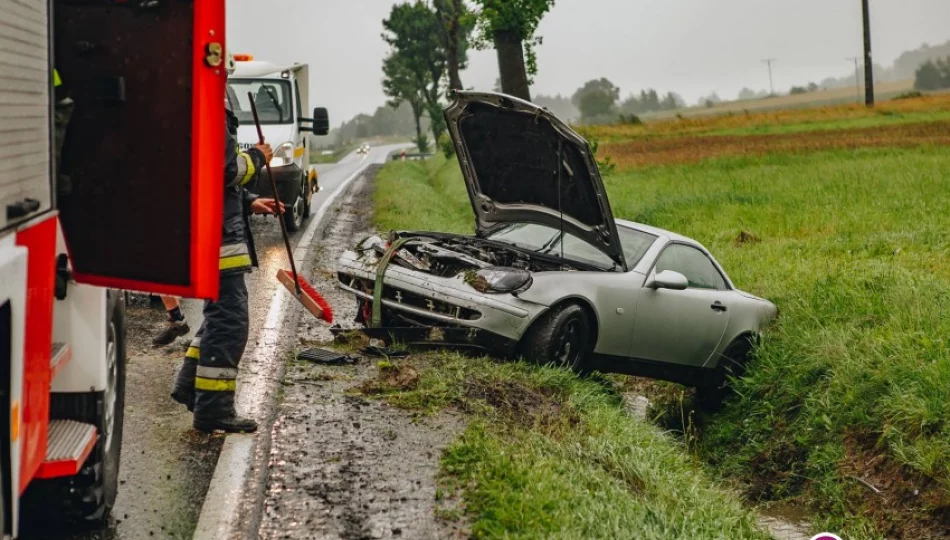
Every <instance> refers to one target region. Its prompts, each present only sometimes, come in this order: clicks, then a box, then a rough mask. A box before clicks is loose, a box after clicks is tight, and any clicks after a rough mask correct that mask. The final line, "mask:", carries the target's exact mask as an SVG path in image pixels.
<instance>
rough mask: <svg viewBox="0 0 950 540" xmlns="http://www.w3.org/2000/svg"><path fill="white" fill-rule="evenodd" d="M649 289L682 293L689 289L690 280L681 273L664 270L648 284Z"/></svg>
mask: <svg viewBox="0 0 950 540" xmlns="http://www.w3.org/2000/svg"><path fill="white" fill-rule="evenodd" d="M647 287H649V288H651V289H671V290H674V291H682V290H684V289H686V288H688V287H689V280H687V279H686V276H684V275H683V274H680V273H679V272H674V271H673V270H664V271H662V272H660V273H659V274H657V275H656V276H654V277H653V278H652V279H651V280H650V281H649V282H647Z"/></svg>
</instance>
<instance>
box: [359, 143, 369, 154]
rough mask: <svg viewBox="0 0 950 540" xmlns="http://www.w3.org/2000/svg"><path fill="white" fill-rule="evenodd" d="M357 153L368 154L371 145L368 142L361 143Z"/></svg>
mask: <svg viewBox="0 0 950 540" xmlns="http://www.w3.org/2000/svg"><path fill="white" fill-rule="evenodd" d="M356 153H357V154H368V153H369V145H368V144H366V143H363V144H361V145H360V147H359V148H357V149H356Z"/></svg>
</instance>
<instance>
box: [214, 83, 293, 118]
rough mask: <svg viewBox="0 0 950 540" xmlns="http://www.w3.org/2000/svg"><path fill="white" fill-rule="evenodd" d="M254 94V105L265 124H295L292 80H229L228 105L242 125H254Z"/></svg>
mask: <svg viewBox="0 0 950 540" xmlns="http://www.w3.org/2000/svg"><path fill="white" fill-rule="evenodd" d="M248 92H251V93H252V94H253V95H254V104H255V105H256V106H257V114H258V116H259V117H260V119H261V124H291V123H293V121H294V106H293V98H292V94H291V92H290V83H289V82H288V81H283V80H276V79H228V93H227V106H228V108H229V109H231V112H233V113H234V115H235V116H237V117H238V120H240V122H241V124H242V125H253V124H254V115H253V114H252V113H251V104H250V102H249V101H248V99H247V93H248Z"/></svg>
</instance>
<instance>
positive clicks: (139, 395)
mask: <svg viewBox="0 0 950 540" xmlns="http://www.w3.org/2000/svg"><path fill="white" fill-rule="evenodd" d="M391 150H392V148H391V147H379V148H372V149H371V151H370V153H369V154H368V155H366V156H361V155H356V154H350V155H348V156H346V157H345V158H343V159H342V160H341V161H340V162H339V163H336V164H333V165H320V166H318V170H319V173H320V185H321V187H322V189H321V191H320V192H319V193H317V194H316V195H315V196H314V199H313V208H314V211H316V209H317V208H319V207H320V206H321V205H322V204H323V202H324V201H325V200H326V199H327V197H328V196H329V195H330V194H331V193H333V192H334V191H335V190H336V189H337V188H338V187H339V186H340V184H341V183H343V182H344V181H345V180H346V179H348V178H349V177H351V176H352V175H353V174H354V173H355V172H356V171H358V170H359V169H360V168H361V167H363V166H364V165H366V164H367V163H370V162H382V161H384V160H385V158H386V156H387V154H388V152H389V151H391ZM307 224H309V221H308V222H306V223H305V225H304V227H306V225H307ZM251 226H252V229H253V231H254V238H255V243H256V247H257V253H258V258H259V260H260V268H259V269H257V270H256V271H255V272H254V273H253V274H251V275H250V276H249V277H248V289H249V291H250V312H251V325H250V326H251V328H250V336H251V337H250V339H249V342H248V349H252V348H253V346H254V342H255V336H257V335H258V333H259V332H260V330H261V327H262V325H263V322H264V315H265V314H266V312H267V309H268V307H269V305H270V303H271V299H272V297H273V296H274V293H275V290H276V287H278V286H279V285H278V284H277V282H276V280H275V279H274V278H273V276H274V274H275V273H276V271H277V270H278V269H280V268H284V267H286V266H288V265H287V255H286V252H285V250H284V243H283V239H282V238H281V234H280V228H279V226H278V223H277V221H276V219H275V218H273V217H265V216H255V217H254V218H253V219H252V225H251ZM302 233H303V231H300V232H298V233H294V234H293V235H292V236H291V243H292V244H293V245H294V246H296V244H297V240H298V238H299V237H300V236H301V235H302ZM147 304H148V302H147V301H146V300H145V299H144V298H136V297H133V299H132V303H131V304H130V306H129V310H128V314H129V318H128V324H129V331H128V334H129V341H128V353H129V364H128V373H127V383H126V387H127V390H126V392H127V394H126V409H125V433H124V436H123V447H122V462H121V466H120V476H119V478H120V486H119V496H118V500H117V501H116V506H115V509H114V511H113V514H112V515H113V518H112V520H111V523H110V526H109V527H108V529H107V530H104V531H95V532H91V533H86V534H69V533H65V532H52V533H51V532H45V533H42V534H39V533H37V532H35V531H34V532H28V531H27V533H28V534H27V536H26V537H29V538H43V539H44V540H45V539H48V540H92V539H103V540H105V539H110V540H111V539H117V540H137V539H154V538H172V539H185V538H191V535H192V533H193V531H194V528H195V524H196V523H197V520H198V516H199V514H200V512H201V507H202V504H203V503H204V497H205V493H206V491H207V489H208V485H209V482H210V480H211V476H212V474H213V472H214V467H215V465H216V462H217V456H218V453H219V451H220V449H221V445H222V443H223V440H224V438H223V436H221V435H216V436H207V435H203V434H200V433H198V432H195V431H194V430H192V429H191V415H190V414H189V413H188V412H187V411H186V410H185V409H184V408H183V407H181V406H179V405H177V404H176V403H174V402H173V401H171V399H170V398H169V397H168V393H169V391H170V389H171V384H172V380H173V378H174V375H175V372H176V370H177V367H178V364H179V362H180V360H181V357H182V355H183V354H184V348H185V346H186V344H187V342H188V341H189V340H190V338H191V336H192V335H193V334H194V332H196V331H197V330H198V327H199V325H200V323H201V303H200V302H199V301H195V300H185V301H184V307H185V312H186V316H187V318H188V323H189V325H190V326H191V334H190V335H189V336H187V337H185V338H182V339H181V340H179V342H177V343H176V344H175V345H174V346H171V347H167V348H164V349H154V348H152V347H151V344H150V341H151V339H152V337H153V336H154V335H155V334H156V333H158V332H159V331H161V329H162V328H163V324H164V322H163V321H164V313H163V311H162V310H160V309H153V308H149V307H148V305H147Z"/></svg>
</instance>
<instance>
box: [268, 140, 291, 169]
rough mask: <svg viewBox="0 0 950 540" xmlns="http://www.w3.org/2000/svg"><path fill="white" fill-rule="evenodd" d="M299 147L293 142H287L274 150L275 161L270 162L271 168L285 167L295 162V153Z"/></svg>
mask: <svg viewBox="0 0 950 540" xmlns="http://www.w3.org/2000/svg"><path fill="white" fill-rule="evenodd" d="M296 149H297V147H296V146H295V145H294V143H292V142H285V143H284V144H282V145H280V146H278V147H277V149H276V150H274V159H272V160H270V166H271V167H284V166H286V165H290V164H291V163H293V162H294V151H295V150H296Z"/></svg>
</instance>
